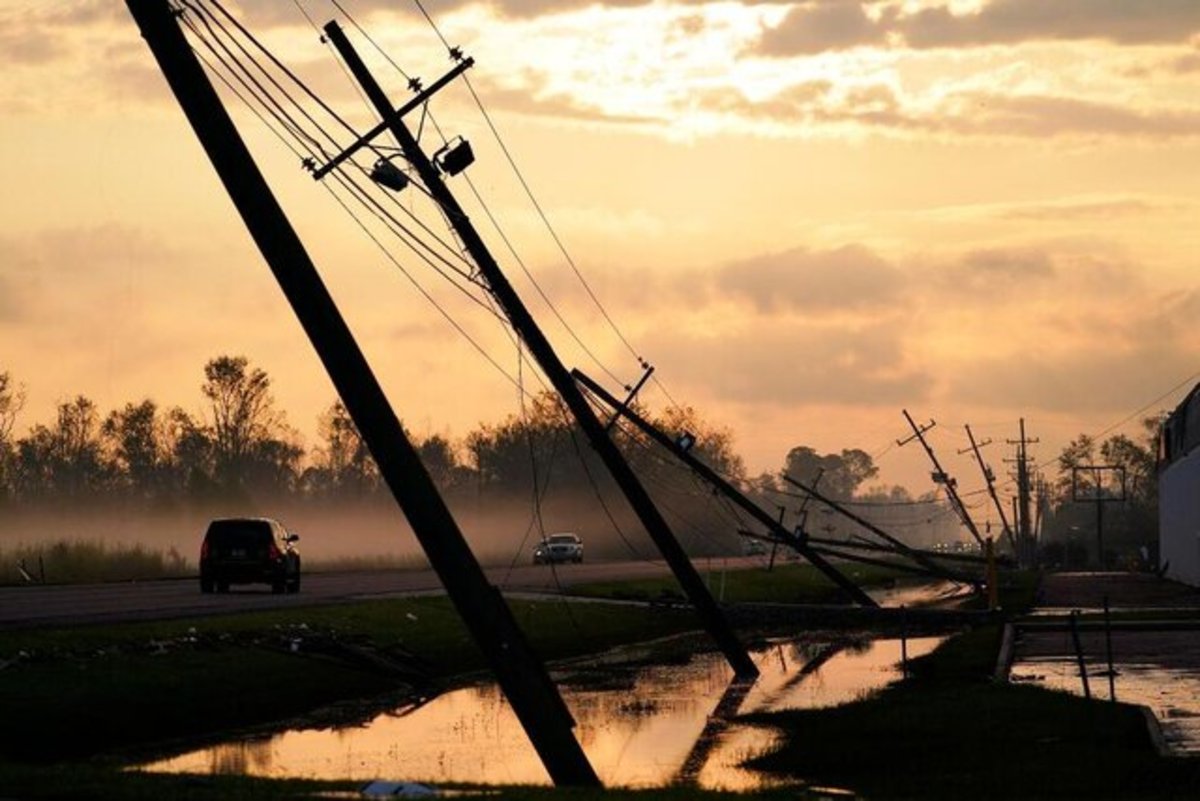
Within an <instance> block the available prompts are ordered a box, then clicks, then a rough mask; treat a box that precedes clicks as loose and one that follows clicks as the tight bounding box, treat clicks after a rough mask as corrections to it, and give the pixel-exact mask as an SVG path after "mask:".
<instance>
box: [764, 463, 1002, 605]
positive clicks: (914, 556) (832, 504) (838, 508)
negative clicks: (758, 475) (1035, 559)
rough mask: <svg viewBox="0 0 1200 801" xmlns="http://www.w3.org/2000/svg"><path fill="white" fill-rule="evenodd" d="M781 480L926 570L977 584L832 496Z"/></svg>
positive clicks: (789, 477) (972, 579) (787, 477)
mask: <svg viewBox="0 0 1200 801" xmlns="http://www.w3.org/2000/svg"><path fill="white" fill-rule="evenodd" d="M783 480H784V481H786V482H788V483H789V484H791V485H793V486H795V487H797V488H798V489H801V490H804V491H805V492H807V493H808V494H809V495H811V496H812V497H814V498H816V499H817V500H818V501H820V502H821V503H823V504H825V505H826V506H828V507H829V508H830V509H832V510H833V511H835V512H837V513H839V514H841V515H843V516H844V517H847V518H849V519H850V520H853V521H854V522H855V523H858V524H859V525H860V526H862V527H863V528H865V529H866V530H867V531H870V532H871V533H872V534H874V535H875V536H877V537H880V538H882V539H883V540H885V541H886V542H889V543H891V544H892V545H893V546H894V547H895V548H896V550H897V551H899V552H900V553H902V554H903V555H905V556H907V557H908V558H909V559H911V560H913V561H914V562H916V563H917V564H919V565H921V566H922V567H924V568H925V569H926V570H928V571H929V572H930V573H934V574H936V575H939V576H941V577H942V578H948V579H950V580H952V581H961V582H965V583H967V584H976V585H978V583H979V580H978V579H975V578H972V577H970V576H964V575H960V574H958V573H955V572H954V571H952V570H947V569H946V568H945V567H943V566H941V565H939V564H938V563H937V562H934V561H933V560H932V559H930V558H929V557H927V556H925V555H924V554H922V553H921V552H920V551H917V550H915V549H913V548H910V547H909V546H908V545H907V544H906V543H904V542H901V541H900V540H898V539H896V538H895V537H893V536H892V535H891V534H888V533H887V532H886V531H884V530H883V529H881V528H880V527H879V526H877V525H875V524H874V523H872V522H871V521H870V520H867V519H866V518H864V517H861V516H859V515H856V514H854V512H851V511H850V510H849V509H847V508H846V507H844V506H842V505H841V504H840V503H838V502H837V501H835V500H833V499H832V498H827V497H825V496H824V495H822V494H821V493H819V492H817V490H816V489H814V488H813V487H807V486H805V485H804V484H801V483H800V482H799V481H797V480H796V479H794V478H792V477H791V476H789V475H786V474H785V475H784V477H783Z"/></svg>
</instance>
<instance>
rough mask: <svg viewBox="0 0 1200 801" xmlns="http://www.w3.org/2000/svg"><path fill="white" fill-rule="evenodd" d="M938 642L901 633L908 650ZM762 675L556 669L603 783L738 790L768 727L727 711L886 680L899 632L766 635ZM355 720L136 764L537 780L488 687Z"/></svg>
mask: <svg viewBox="0 0 1200 801" xmlns="http://www.w3.org/2000/svg"><path fill="white" fill-rule="evenodd" d="M940 641H941V640H940V638H936V637H929V638H920V639H913V640H910V641H909V655H910V657H916V656H920V655H922V654H925V653H928V652H929V651H931V650H933V648H934V647H935V646H936V645H937V644H938V643H939V642H940ZM754 658H755V662H756V663H757V664H758V667H759V669H760V670H761V671H762V675H761V676H760V678H759V680H758V681H757V682H756V683H755V684H753V685H752V686H746V685H733V686H732V687H731V686H730V680H731V678H732V673H731V671H730V670H729V669H728V667H727V666H726V664H725V662H724V660H723V659H722V658H721V656H720V654H716V653H711V654H699V655H697V656H695V657H693V658H692V659H691V660H690V661H688V662H687V663H686V664H683V665H678V664H669V665H649V666H646V665H641V666H638V667H636V668H627V667H626V668H622V667H618V666H613V665H610V664H606V665H603V666H602V667H593V668H591V669H589V668H588V667H587V666H586V665H585V666H575V665H573V666H571V667H570V668H569V669H566V670H562V671H556V674H555V679H556V681H558V682H559V683H560V687H561V689H562V693H563V697H564V699H565V700H566V702H567V704H568V705H569V706H570V708H571V712H572V714H573V715H574V716H575V719H576V721H577V722H578V724H579V725H578V728H577V732H576V733H577V735H578V737H579V741H580V743H581V744H582V746H583V748H584V750H585V751H586V753H587V756H588V759H589V760H590V761H591V763H592V764H593V765H594V766H595V768H596V770H597V772H598V773H599V774H600V776H601V778H602V779H603V781H604V783H605V784H606V785H608V786H625V787H651V786H661V785H665V784H670V783H672V782H674V781H676V780H680V781H683V782H686V783H694V784H696V785H698V786H700V787H705V788H714V789H715V788H724V789H752V788H754V787H759V786H761V785H762V779H761V777H759V776H758V775H757V774H754V773H751V772H748V771H743V770H741V769H740V768H739V767H738V764H739V763H740V762H742V761H743V760H745V759H747V758H748V757H750V756H753V755H755V754H757V753H761V752H762V751H764V750H766V749H768V748H770V747H771V745H772V744H773V743H774V742H775V736H776V735H775V734H774V733H772V732H769V731H765V730H762V729H757V728H752V727H748V726H743V725H738V724H736V723H732V724H731V723H730V721H729V720H728V718H731V717H733V716H734V715H736V714H739V713H747V712H757V711H767V710H778V709H797V708H814V707H824V706H834V705H837V704H842V703H846V702H848V701H853V700H855V699H857V698H860V697H862V696H863V695H866V694H867V693H870V692H872V691H874V690H877V689H879V688H881V687H883V686H884V685H886V684H888V683H890V682H892V681H895V680H896V679H898V678H899V667H898V664H897V663H898V662H899V659H900V642H899V640H875V641H862V642H858V643H851V642H848V641H844V642H838V643H831V642H829V641H822V642H815V641H811V640H795V641H785V642H776V643H772V644H771V645H769V646H768V647H767V648H765V649H763V650H760V651H758V652H757V653H755V655H754ZM397 712H401V713H402V715H401V716H399V717H398V716H397V715H396V714H394V713H388V714H382V715H379V716H377V717H376V718H374V719H373V720H371V721H370V722H369V723H367V724H366V725H365V726H362V727H355V728H342V729H334V730H302V731H288V732H284V733H283V734H280V735H277V736H275V737H272V738H270V739H269V740H261V739H258V740H254V741H252V743H251V744H248V743H246V742H244V741H234V742H231V743H227V744H224V745H219V746H216V747H212V748H206V749H203V750H199V751H194V752H191V753H187V754H182V755H180V756H177V757H174V758H171V759H167V760H163V761H160V762H156V763H153V764H151V765H146V766H143V768H142V769H144V770H150V771H162V772H195V773H205V772H239V773H245V774H249V775H258V776H275V777H306V778H330V779H334V778H337V779H352V780H368V779H374V778H381V777H383V778H388V779H403V780H408V781H427V782H477V783H483V784H500V783H524V784H549V777H548V776H547V775H546V772H545V769H544V768H543V767H542V764H541V762H540V761H539V760H538V758H537V755H536V754H535V753H534V751H533V748H532V746H531V745H530V744H529V741H528V739H527V738H526V737H525V734H524V732H523V731H522V729H521V727H520V724H519V723H518V722H517V720H516V718H515V716H514V715H513V714H512V711H511V710H510V709H509V707H508V705H507V703H506V702H505V701H504V698H503V696H502V695H501V694H500V692H499V690H498V689H497V688H496V686H495V685H494V684H484V685H478V686H474V687H467V688H463V689H459V690H455V691H453V692H448V693H445V694H443V695H441V696H438V697H437V698H434V699H432V700H431V701H430V702H428V703H426V704H424V705H423V706H420V707H419V708H416V709H411V708H407V707H406V708H404V709H403V710H397Z"/></svg>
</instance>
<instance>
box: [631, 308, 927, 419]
mask: <svg viewBox="0 0 1200 801" xmlns="http://www.w3.org/2000/svg"><path fill="white" fill-rule="evenodd" d="M904 336H905V331H904V330H903V328H902V327H901V326H900V325H899V324H897V323H894V322H893V323H881V324H867V325H815V326H814V325H808V324H796V323H793V324H781V323H778V322H776V321H773V322H770V323H769V324H764V325H761V326H755V327H752V328H751V330H746V331H742V332H740V333H732V334H731V333H728V332H717V331H707V332H704V333H689V332H686V331H681V330H671V329H666V328H663V329H659V330H658V332H657V333H656V334H653V335H651V336H649V337H646V339H647V349H648V352H651V353H654V354H655V358H656V364H659V365H660V366H661V367H663V368H664V369H666V370H668V371H669V373H670V375H671V377H672V381H674V380H676V379H678V380H679V381H682V382H684V383H688V384H693V385H696V386H699V387H704V388H706V391H708V392H711V393H713V394H715V395H716V397H717V398H718V399H719V400H726V401H735V402H739V403H766V404H771V405H780V406H785V405H789V404H819V403H838V404H847V405H851V406H877V405H882V406H895V405H897V404H901V403H907V402H911V401H915V400H921V399H923V398H925V397H927V396H928V394H929V392H930V389H931V385H932V381H931V378H930V375H929V374H928V373H927V372H926V371H924V370H923V369H919V368H915V367H911V366H909V365H908V364H907V363H906V358H905V353H904V341H905V340H904Z"/></svg>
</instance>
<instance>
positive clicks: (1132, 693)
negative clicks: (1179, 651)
mask: <svg viewBox="0 0 1200 801" xmlns="http://www.w3.org/2000/svg"><path fill="white" fill-rule="evenodd" d="M1084 666H1085V667H1086V669H1087V674H1088V685H1089V687H1090V689H1091V693H1092V698H1098V699H1101V700H1107V699H1108V697H1109V696H1108V673H1107V671H1108V665H1107V664H1106V663H1105V662H1104V661H1095V660H1092V659H1085V660H1084ZM1113 667H1114V670H1115V671H1116V675H1115V676H1114V677H1113V683H1114V687H1115V690H1116V695H1117V700H1118V701H1121V702H1124V703H1127V704H1141V705H1144V706H1147V707H1149V708H1150V711H1151V712H1153V713H1154V717H1156V718H1158V722H1159V726H1160V727H1161V728H1162V733H1163V737H1164V739H1165V740H1166V741H1167V747H1168V748H1169V749H1170V750H1171V753H1173V754H1180V755H1189V756H1197V755H1200V675H1198V674H1197V672H1196V670H1195V669H1194V668H1173V667H1165V666H1163V665H1160V664H1155V663H1141V662H1124V663H1122V662H1115V663H1114V665H1113ZM1011 677H1012V679H1011V680H1012V681H1014V682H1024V683H1032V684H1040V685H1042V686H1044V687H1049V688H1051V689H1055V690H1066V691H1067V692H1070V693H1074V694H1075V695H1083V683H1082V682H1081V681H1080V678H1079V666H1078V663H1077V662H1076V661H1075V658H1074V657H1071V658H1069V659H1064V658H1061V657H1052V656H1039V657H1030V658H1027V659H1023V660H1020V661H1017V662H1014V663H1013V666H1012V673H1011Z"/></svg>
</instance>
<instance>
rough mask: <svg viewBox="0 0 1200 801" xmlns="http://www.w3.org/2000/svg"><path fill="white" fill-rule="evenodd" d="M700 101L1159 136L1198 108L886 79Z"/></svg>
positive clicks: (994, 127) (1010, 129) (894, 119)
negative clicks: (939, 93)
mask: <svg viewBox="0 0 1200 801" xmlns="http://www.w3.org/2000/svg"><path fill="white" fill-rule="evenodd" d="M701 102H702V103H703V104H704V105H705V107H706V108H707V109H708V110H710V111H714V112H717V113H725V114H732V115H739V116H743V117H747V118H756V119H763V120H771V121H775V122H781V123H787V124H793V125H794V124H796V123H804V124H806V126H808V127H811V126H812V125H815V124H825V125H832V126H842V125H846V124H851V125H855V126H861V127H863V128H867V129H876V130H891V131H894V132H900V133H910V134H926V135H954V136H986V137H1002V138H1045V137H1070V138H1114V137H1122V138H1142V139H1160V140H1165V139H1179V138H1190V137H1195V136H1200V110H1197V109H1196V108H1194V107H1191V106H1179V107H1157V108H1145V109H1139V108H1136V107H1131V106H1130V105H1128V104H1119V103H1115V102H1105V101H1100V100H1089V99H1084V98H1077V97H1067V96H1058V95H1053V94H1032V93H1028V94H1001V93H997V92H982V91H958V92H951V93H948V94H947V95H945V96H944V97H942V98H940V99H939V100H937V101H936V102H935V103H933V104H928V103H925V102H922V100H921V98H919V97H918V98H907V97H904V96H902V95H900V94H898V93H897V92H896V90H895V89H894V88H893V87H891V86H889V85H888V84H884V83H874V84H859V85H853V84H851V85H844V86H841V87H834V86H832V85H829V84H827V83H825V82H820V81H816V82H813V81H806V82H804V83H799V84H796V85H794V86H791V87H788V88H787V89H784V90H782V91H780V92H778V93H777V94H775V95H772V96H770V97H768V98H766V99H764V100H761V101H757V102H750V101H749V100H747V99H746V98H744V97H742V96H740V95H739V94H737V93H736V91H734V90H721V91H715V90H714V91H710V92H709V93H707V94H706V95H703V96H702V97H701Z"/></svg>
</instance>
